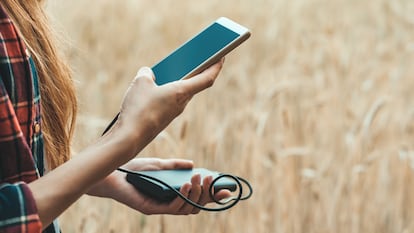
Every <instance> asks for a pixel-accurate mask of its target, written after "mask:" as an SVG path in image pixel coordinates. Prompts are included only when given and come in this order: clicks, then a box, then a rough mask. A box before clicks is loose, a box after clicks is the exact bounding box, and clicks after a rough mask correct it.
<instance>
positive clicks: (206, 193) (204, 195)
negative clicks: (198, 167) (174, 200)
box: [199, 176, 213, 206]
mask: <svg viewBox="0 0 414 233" xmlns="http://www.w3.org/2000/svg"><path fill="white" fill-rule="evenodd" d="M212 181H213V177H212V176H207V177H205V178H204V179H203V185H202V192H201V197H200V200H199V204H200V205H202V206H204V205H206V204H207V203H209V202H212V201H213V200H212V199H211V197H210V186H211V183H212Z"/></svg>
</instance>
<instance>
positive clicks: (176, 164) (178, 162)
mask: <svg viewBox="0 0 414 233" xmlns="http://www.w3.org/2000/svg"><path fill="white" fill-rule="evenodd" d="M159 167H160V169H163V170H167V169H192V168H193V167H194V163H193V161H191V160H186V159H163V160H160V162H159Z"/></svg>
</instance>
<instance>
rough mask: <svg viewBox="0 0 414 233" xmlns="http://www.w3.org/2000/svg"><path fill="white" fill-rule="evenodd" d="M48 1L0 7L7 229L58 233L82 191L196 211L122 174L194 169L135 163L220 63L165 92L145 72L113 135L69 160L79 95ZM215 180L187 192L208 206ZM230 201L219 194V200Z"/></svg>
mask: <svg viewBox="0 0 414 233" xmlns="http://www.w3.org/2000/svg"><path fill="white" fill-rule="evenodd" d="M42 2H43V1H41V0H39V1H36V0H33V1H24V0H3V1H1V3H0V232H41V231H42V230H44V232H58V231H59V228H58V227H57V224H56V223H54V222H53V220H54V219H55V218H57V217H58V216H59V215H60V214H61V213H62V212H63V211H64V210H65V209H67V208H68V207H69V206H70V205H71V204H72V203H73V202H75V201H76V200H77V199H78V198H79V197H80V196H81V195H83V194H85V193H88V194H90V195H95V196H100V197H109V198H113V199H114V200H117V201H119V202H121V203H123V204H125V205H128V206H130V207H131V208H134V209H136V210H138V211H141V212H142V213H145V214H194V213H197V212H198V210H197V209H194V208H193V207H192V206H190V205H188V204H185V203H184V202H183V201H182V200H181V199H179V198H177V199H175V200H173V201H172V202H171V203H167V204H160V203H157V202H155V201H153V200H152V199H150V198H146V197H145V196H143V195H141V194H140V193H139V192H137V191H136V190H135V189H134V188H133V187H132V186H131V185H129V184H128V183H127V182H126V181H125V174H122V173H120V172H117V171H115V169H116V168H117V167H119V166H125V167H126V168H128V169H131V170H154V169H171V168H191V167H192V166H193V164H192V162H191V161H186V160H178V159H174V160H161V159H133V158H134V157H135V155H136V154H138V153H139V152H140V151H141V150H142V149H143V148H144V147H145V146H146V145H147V144H148V143H149V142H151V140H152V139H153V138H154V137H155V136H156V135H157V134H158V133H159V132H160V131H162V130H163V129H164V128H165V127H166V126H167V125H168V124H169V123H170V122H171V121H172V120H173V119H174V118H175V117H177V116H178V115H179V114H180V113H181V112H182V111H183V110H184V108H185V106H186V104H187V102H188V101H189V100H190V99H191V97H192V96H193V95H195V94H196V93H198V92H200V91H202V90H204V89H206V88H208V87H210V86H211V85H212V84H213V82H214V80H215V79H216V77H217V75H218V73H219V71H220V70H221V67H222V63H223V61H221V62H219V63H217V64H215V65H213V66H212V67H210V68H209V69H207V70H205V71H204V72H203V73H201V74H199V75H197V76H194V77H193V78H191V79H188V80H182V81H177V82H174V83H170V84H166V85H163V86H157V85H156V84H155V83H154V76H153V73H152V71H151V69H149V68H146V67H144V68H141V69H140V70H139V71H138V74H137V75H136V77H135V79H134V80H133V82H132V83H131V85H130V87H129V89H128V90H127V92H126V94H125V97H124V100H123V103H122V106H121V111H120V115H119V118H118V120H117V122H116V123H115V125H114V126H113V127H112V129H111V130H110V131H109V132H108V133H106V134H105V135H104V136H103V137H101V138H100V139H99V140H98V141H97V142H96V143H94V144H92V145H90V146H89V147H87V148H86V149H85V150H84V151H82V152H80V153H79V154H78V155H76V156H74V157H73V158H72V159H70V160H69V156H70V147H69V143H70V139H71V136H72V132H73V127H74V123H75V117H76V108H77V106H76V99H75V94H74V88H73V85H72V80H71V77H70V72H69V69H68V68H67V67H66V66H65V62H64V61H63V60H62V59H61V58H60V57H59V55H58V52H57V51H56V47H55V46H54V44H53V42H52V39H51V36H50V30H49V28H48V27H47V23H46V22H47V20H46V17H45V14H44V11H43V9H42ZM125 163H126V164H125ZM124 164H125V165H124ZM46 173H47V174H46ZM201 182H202V183H203V185H202V187H204V188H202V187H201V185H200V184H201ZM210 184H211V177H208V178H205V179H204V180H203V181H201V180H200V176H199V175H196V176H194V177H193V178H192V180H191V184H186V185H184V186H183V187H182V189H181V190H180V191H181V192H182V193H183V194H184V195H186V196H188V197H189V198H190V199H191V200H193V201H195V202H198V203H200V204H202V205H204V204H206V203H207V202H209V201H211V200H210V199H209V198H208V190H207V188H208V186H209V185H210ZM228 195H229V193H228V192H226V191H222V192H220V193H218V194H216V198H218V199H221V198H224V197H226V196H228ZM52 222H53V224H52Z"/></svg>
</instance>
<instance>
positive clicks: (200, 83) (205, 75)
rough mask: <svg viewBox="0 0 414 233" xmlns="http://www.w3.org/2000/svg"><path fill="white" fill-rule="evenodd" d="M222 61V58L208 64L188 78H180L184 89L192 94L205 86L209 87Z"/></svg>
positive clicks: (221, 65)
mask: <svg viewBox="0 0 414 233" xmlns="http://www.w3.org/2000/svg"><path fill="white" fill-rule="evenodd" d="M223 62H224V59H222V60H220V61H219V62H217V63H215V64H214V65H212V66H210V67H209V68H207V69H206V70H204V71H203V72H201V73H200V74H198V75H196V76H194V77H191V78H189V79H185V80H182V82H183V88H184V90H186V91H187V93H189V94H190V95H191V96H192V95H195V94H197V93H199V92H201V91H202V90H204V89H206V88H209V87H211V86H212V85H213V84H214V81H215V80H216V78H217V77H218V74H219V72H220V70H221V68H222V67H223Z"/></svg>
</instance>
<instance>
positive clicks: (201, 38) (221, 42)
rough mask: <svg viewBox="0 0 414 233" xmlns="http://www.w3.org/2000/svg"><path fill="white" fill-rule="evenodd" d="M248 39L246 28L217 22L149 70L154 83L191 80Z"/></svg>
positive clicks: (228, 22)
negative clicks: (151, 72) (190, 78)
mask: <svg viewBox="0 0 414 233" xmlns="http://www.w3.org/2000/svg"><path fill="white" fill-rule="evenodd" d="M249 37H250V31H249V29H247V28H246V27H244V26H242V25H240V24H238V23H236V22H234V21H232V20H230V19H228V18H226V17H221V18H218V19H217V20H216V21H214V22H213V23H212V24H210V25H209V26H208V27H206V28H205V29H204V30H202V31H201V32H200V33H198V34H197V35H196V36H194V37H193V38H191V39H190V40H188V41H187V42H185V43H184V44H183V45H181V46H180V47H178V48H177V49H176V50H175V51H173V52H172V53H171V54H170V55H168V56H167V57H165V58H164V59H162V60H161V61H160V62H158V63H157V64H155V65H154V66H153V67H152V70H153V72H154V75H155V83H157V85H163V84H165V83H168V82H172V81H176V80H180V79H186V78H189V77H192V76H194V75H196V74H198V73H200V72H202V71H203V70H205V69H206V68H208V67H209V66H211V65H213V64H214V63H216V62H218V61H219V60H220V59H221V58H222V57H224V56H225V55H226V54H228V53H229V52H230V51H232V50H233V49H234V48H236V47H237V46H239V45H240V44H241V43H243V42H244V41H246V40H247V39H248V38H249ZM118 116H119V113H118V114H117V115H116V116H115V118H114V119H113V120H112V121H111V123H110V124H109V125H108V126H107V127H106V129H105V130H104V132H103V134H105V133H106V132H107V131H108V130H109V129H110V128H111V127H112V125H113V124H114V123H115V122H116V121H117V119H118Z"/></svg>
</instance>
